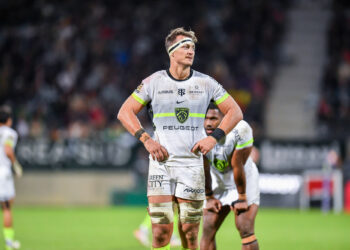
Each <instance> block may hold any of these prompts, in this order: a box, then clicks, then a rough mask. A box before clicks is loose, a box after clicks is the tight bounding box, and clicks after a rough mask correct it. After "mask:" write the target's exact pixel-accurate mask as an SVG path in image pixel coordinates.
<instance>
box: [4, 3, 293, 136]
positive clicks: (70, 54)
mask: <svg viewBox="0 0 350 250" xmlns="http://www.w3.org/2000/svg"><path fill="white" fill-rule="evenodd" d="M288 4H289V1H282V0H274V1H244V0H237V1H224V0H222V1H212V0H207V1H199V0H197V1H190V2H189V1H184V0H181V1H159V2H146V1H125V0H123V1H107V0H106V1H91V0H88V1H84V4H81V3H80V2H74V1H73V2H72V1H68V2H67V1H66V2H62V1H53V2H46V1H40V0H35V1H26V0H18V1H5V2H2V3H1V4H0V5H1V8H0V17H1V22H0V27H1V29H0V54H1V55H2V56H1V58H0V84H1V92H0V100H1V103H7V104H10V105H11V106H12V107H13V108H14V111H15V117H17V119H16V121H15V128H16V129H17V130H18V132H19V133H20V136H21V138H25V137H50V138H51V139H52V140H57V139H58V138H88V137H93V136H96V135H102V136H106V137H115V136H118V135H119V134H121V133H122V132H123V129H122V128H121V127H120V125H119V124H117V123H116V113H117V110H118V109H119V107H120V105H121V103H122V101H123V100H124V99H125V98H126V97H127V96H128V95H129V94H130V93H131V92H132V91H133V89H134V88H135V87H136V86H137V85H138V83H139V82H140V81H141V80H142V79H143V78H144V77H146V76H147V75H149V74H150V73H152V72H154V71H155V70H159V69H164V68H165V67H166V62H167V58H166V57H167V54H166V53H165V50H164V42H163V40H164V37H165V35H166V34H167V33H168V31H169V29H170V28H172V27H173V28H175V27H178V26H184V27H185V28H191V29H193V30H194V31H196V33H197V35H198V37H199V41H200V42H199V44H198V52H197V57H196V58H197V60H196V61H195V66H194V69H197V70H199V71H202V72H206V73H208V74H210V75H212V76H214V78H216V79H217V80H218V81H219V82H220V83H222V84H223V85H224V87H225V88H226V89H228V90H229V92H230V93H231V94H232V95H233V96H234V97H235V98H236V100H237V101H238V102H239V104H240V105H241V107H242V109H243V111H244V113H245V119H246V120H248V121H249V122H250V123H251V124H252V125H253V127H254V130H255V133H256V135H255V136H256V137H258V136H260V135H263V133H264V124H263V119H262V117H263V114H264V103H265V100H266V98H267V97H268V91H269V86H270V85H271V80H272V79H273V76H274V72H275V68H276V65H277V64H278V49H279V43H280V40H281V37H282V36H283V32H284V28H285V12H286V10H287V8H288ZM145 117H146V116H145ZM142 119H145V118H142Z"/></svg>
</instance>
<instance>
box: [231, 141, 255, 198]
mask: <svg viewBox="0 0 350 250" xmlns="http://www.w3.org/2000/svg"><path fill="white" fill-rule="evenodd" d="M251 151H252V147H249V148H243V149H240V150H235V151H234V153H233V155H232V159H231V165H232V168H233V174H234V178H235V183H236V186H237V191H238V194H239V195H242V196H241V197H239V198H238V199H241V198H242V199H245V197H243V194H245V192H246V178H245V173H244V165H245V163H246V161H247V159H248V157H249V155H250V153H251Z"/></svg>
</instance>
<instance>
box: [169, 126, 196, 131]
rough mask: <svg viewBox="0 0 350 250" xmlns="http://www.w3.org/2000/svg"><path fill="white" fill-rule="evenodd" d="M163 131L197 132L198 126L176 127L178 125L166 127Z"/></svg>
mask: <svg viewBox="0 0 350 250" xmlns="http://www.w3.org/2000/svg"><path fill="white" fill-rule="evenodd" d="M163 130H188V131H197V130H198V126H196V127H195V126H179V125H178V126H176V125H165V126H163Z"/></svg>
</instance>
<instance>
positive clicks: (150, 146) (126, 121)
mask: <svg viewBox="0 0 350 250" xmlns="http://www.w3.org/2000/svg"><path fill="white" fill-rule="evenodd" d="M142 108H143V105H142V104H141V103H139V102H137V101H136V100H135V99H134V98H133V97H132V96H129V98H128V99H126V101H125V102H124V103H123V105H122V107H121V108H120V110H119V112H118V120H119V121H120V122H121V123H122V124H123V126H124V127H125V128H126V129H127V130H128V131H129V133H130V134H132V135H134V136H135V133H136V132H137V131H138V130H139V129H141V128H142V126H141V123H140V121H139V119H138V118H137V116H136V115H137V114H138V113H139V112H140V111H141V110H142ZM140 141H141V142H142V143H143V145H144V146H145V148H146V150H147V151H148V152H149V153H150V154H151V156H152V158H153V160H155V159H157V161H163V160H165V159H166V158H168V156H169V155H168V151H167V150H166V149H165V148H164V147H163V146H161V145H160V144H159V143H158V142H156V141H154V140H153V139H152V138H151V137H150V135H149V134H147V133H146V132H144V133H143V134H142V135H141V137H140Z"/></svg>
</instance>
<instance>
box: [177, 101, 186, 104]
mask: <svg viewBox="0 0 350 250" xmlns="http://www.w3.org/2000/svg"><path fill="white" fill-rule="evenodd" d="M183 102H184V101H181V102H179V101H176V104H180V103H183Z"/></svg>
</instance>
